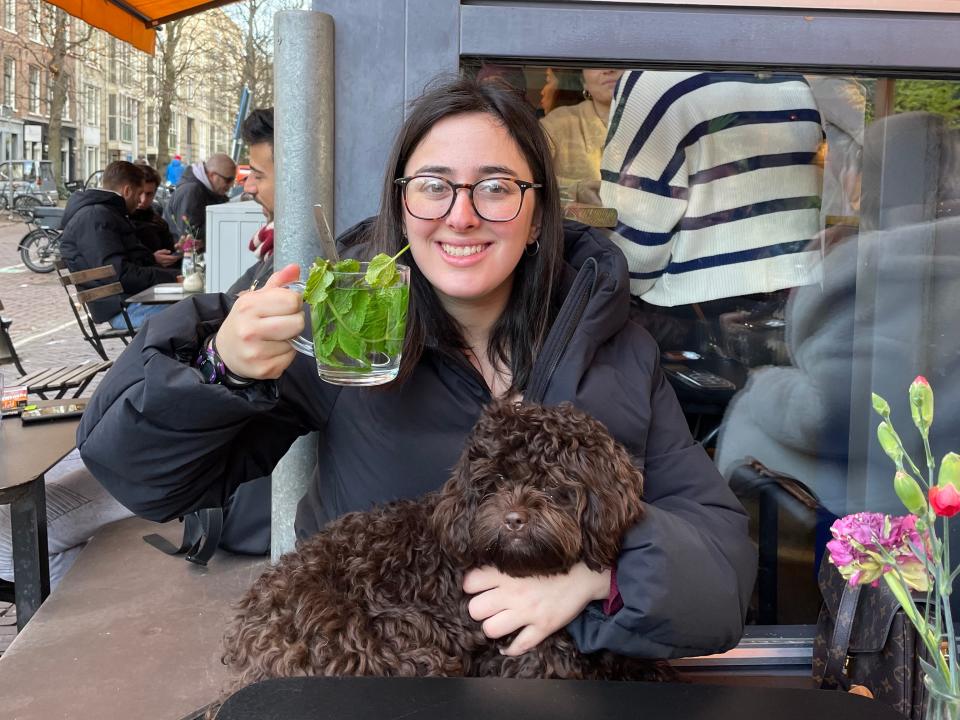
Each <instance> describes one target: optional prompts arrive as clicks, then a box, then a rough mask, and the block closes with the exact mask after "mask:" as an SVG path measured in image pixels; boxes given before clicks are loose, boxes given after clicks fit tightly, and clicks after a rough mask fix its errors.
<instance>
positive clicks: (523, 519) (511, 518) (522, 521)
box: [503, 510, 527, 531]
mask: <svg viewBox="0 0 960 720" xmlns="http://www.w3.org/2000/svg"><path fill="white" fill-rule="evenodd" d="M503 524H504V525H506V526H507V529H508V530H513V531H517V530H520V529H522V528H523V526H524V525H526V524H527V515H526V513H523V512H518V511H517V510H513V511H511V512H508V513H507V514H506V515H504V516H503Z"/></svg>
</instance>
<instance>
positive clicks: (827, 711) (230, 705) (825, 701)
mask: <svg viewBox="0 0 960 720" xmlns="http://www.w3.org/2000/svg"><path fill="white" fill-rule="evenodd" d="M273 718H276V719H277V720H280V719H281V718H282V719H283V720H333V719H334V718H336V719H337V720H392V719H398V718H403V719H404V720H439V719H440V718H443V719H446V718H456V719H457V720H499V719H500V718H503V719H504V720H520V719H521V718H522V719H523V720H535V719H537V718H543V719H544V720H548V719H549V720H607V719H609V720H627V719H628V718H630V719H633V718H635V719H636V720H676V719H677V718H683V719H684V720H728V719H729V720H745V719H748V718H776V720H810V718H843V719H844V720H903V716H902V715H900V714H899V713H897V712H895V711H894V710H893V709H892V708H890V707H888V706H886V705H882V704H880V703H878V702H876V701H874V700H868V699H866V698H862V697H857V696H854V695H850V694H849V693H843V692H835V691H829V690H792V689H780V688H758V687H728V686H721V685H695V684H680V683H638V682H596V681H575V680H503V679H499V678H484V679H477V678H468V679H466V678H284V679H282V680H268V681H265V682H262V683H258V684H256V685H251V686H250V687H247V688H243V689H242V690H240V691H239V692H237V693H235V694H234V695H233V696H231V697H230V698H229V699H228V700H227V702H226V703H224V705H223V707H222V708H221V710H220V713H219V714H218V715H217V720H254V719H255V720H271V719H273Z"/></svg>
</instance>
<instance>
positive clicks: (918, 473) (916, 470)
mask: <svg viewBox="0 0 960 720" xmlns="http://www.w3.org/2000/svg"><path fill="white" fill-rule="evenodd" d="M887 424H888V425H889V426H890V432H892V433H893V437H894V439H895V440H896V441H897V445H899V446H900V452H902V453H903V457H905V458H906V459H907V462H908V463H910V469H911V470H913V472H914V474H915V475H916V476H917V478H919V479H920V481H921V482H923V484H924V485H926V486H927V487H928V488H930V487H932V486H933V480H932V477H931V479H930V480H929V481H928V480H925V479H924V477H923V473H922V472H921V471H920V468H919V467H917V464H916V463H915V462H914V461H913V458H912V457H910V453H908V452H907V449H906V448H905V447H904V446H903V440H901V439H900V434H899V433H898V432H897V429H896V428H895V427H894V426H893V423H892V422H891V421H889V420H888V421H887ZM924 440H926V438H924ZM927 467H928V468H929V461H928V463H927ZM898 469H900V470H904V468H903V466H902V465H900V463H898Z"/></svg>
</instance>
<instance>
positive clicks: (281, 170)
mask: <svg viewBox="0 0 960 720" xmlns="http://www.w3.org/2000/svg"><path fill="white" fill-rule="evenodd" d="M274 38H275V40H274V56H273V57H274V66H273V77H274V87H275V88H276V90H275V97H274V108H275V119H274V149H273V152H274V163H275V166H276V178H277V179H276V212H275V218H276V220H275V249H274V266H275V267H276V268H281V267H284V266H285V265H288V264H289V263H297V264H299V265H300V273H301V274H300V277H301V279H302V280H306V270H307V268H309V267H310V264H311V263H312V262H313V260H314V258H316V257H317V256H318V255H322V252H321V249H320V243H319V236H318V233H317V227H316V222H315V220H314V214H313V206H314V204H316V203H320V204H322V205H323V207H324V208H325V209H326V211H327V220H328V221H329V223H330V225H331V227H332V226H333V222H334V219H333V217H332V211H333V183H334V176H333V117H334V114H333V109H334V102H333V101H334V85H333V18H332V17H331V16H330V15H327V14H326V13H319V12H311V11H307V10H285V11H282V12H278V13H277V14H276V15H275V16H274ZM316 462H317V440H316V436H315V434H311V435H307V436H305V437H302V438H299V439H298V440H297V441H296V442H295V443H294V444H293V445H292V446H291V448H290V450H289V451H287V454H286V455H285V456H284V457H283V459H282V460H281V461H280V463H279V464H278V465H277V468H276V470H274V471H273V494H272V502H273V507H272V513H271V514H272V518H273V520H272V525H271V533H272V541H271V544H272V547H271V555H272V557H273V560H274V561H276V560H277V558H279V557H280V555H282V554H283V553H285V552H287V551H289V550H292V549H293V546H294V541H295V536H294V530H293V520H294V517H295V515H296V509H297V503H298V502H299V501H300V498H302V497H303V496H304V494H305V493H306V490H307V486H308V484H309V483H310V479H311V476H312V475H313V470H314V467H315V466H316Z"/></svg>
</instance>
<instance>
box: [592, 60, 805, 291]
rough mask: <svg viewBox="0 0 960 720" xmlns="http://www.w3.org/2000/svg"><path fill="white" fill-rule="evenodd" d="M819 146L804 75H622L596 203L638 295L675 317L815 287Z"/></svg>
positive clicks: (614, 105) (703, 73) (732, 73)
mask: <svg viewBox="0 0 960 720" xmlns="http://www.w3.org/2000/svg"><path fill="white" fill-rule="evenodd" d="M822 140H823V131H822V129H821V124H820V113H819V112H818V111H817V107H816V104H815V103H814V99H813V94H812V93H811V92H810V88H809V86H808V85H807V83H806V82H805V81H804V79H803V78H802V77H801V76H799V75H786V74H775V75H761V74H754V73H743V72H659V71H639V70H634V71H630V72H628V73H625V74H624V75H623V77H622V78H621V79H620V82H619V84H618V85H617V89H616V92H615V94H614V98H613V104H612V106H611V116H610V122H609V129H608V133H607V141H606V146H605V148H604V152H603V160H602V164H601V185H600V197H601V200H602V202H603V204H604V205H605V206H607V207H614V208H616V209H617V212H618V215H619V223H618V225H617V227H616V228H615V229H614V231H613V235H612V237H613V239H614V241H616V242H617V244H618V245H619V246H620V248H621V249H622V250H623V252H624V254H625V255H626V257H627V260H628V263H629V268H630V278H631V283H630V284H631V292H632V294H633V295H635V296H639V297H640V298H642V299H643V300H644V301H645V302H647V303H651V304H653V305H658V306H668V307H672V306H676V305H686V304H690V303H702V302H704V301H709V300H715V299H718V298H728V297H735V296H741V295H748V294H753V293H762V292H771V291H774V290H779V289H783V288H789V287H796V286H798V285H807V284H810V283H814V282H817V281H818V277H817V270H816V267H817V260H818V258H819V250H818V249H817V248H816V243H813V242H811V241H812V240H814V239H815V238H816V236H817V234H818V232H819V230H820V197H821V181H822V170H821V164H820V162H819V158H820V156H819V151H820V149H821V144H822Z"/></svg>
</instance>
